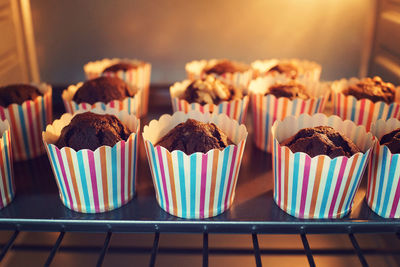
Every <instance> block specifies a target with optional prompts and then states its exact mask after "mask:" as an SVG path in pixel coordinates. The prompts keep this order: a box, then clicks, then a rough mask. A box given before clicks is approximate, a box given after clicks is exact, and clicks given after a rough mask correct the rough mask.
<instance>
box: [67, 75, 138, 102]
mask: <svg viewBox="0 0 400 267" xmlns="http://www.w3.org/2000/svg"><path fill="white" fill-rule="evenodd" d="M135 93H136V91H135V90H134V89H133V88H131V87H130V86H128V84H126V83H125V82H124V81H123V80H121V79H119V78H117V77H99V78H96V79H92V80H88V81H86V82H85V83H84V84H83V85H82V86H81V87H79V89H78V90H77V91H76V92H75V95H74V97H73V98H72V99H73V100H74V101H75V102H76V103H78V104H79V103H82V102H85V103H89V104H94V103H96V102H103V103H108V102H110V101H112V100H123V99H124V98H126V97H132V96H134V95H135Z"/></svg>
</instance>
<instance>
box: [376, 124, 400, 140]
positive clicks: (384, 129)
mask: <svg viewBox="0 0 400 267" xmlns="http://www.w3.org/2000/svg"><path fill="white" fill-rule="evenodd" d="M398 128H400V120H399V119H396V118H390V119H388V120H384V119H379V120H377V121H376V122H375V123H372V124H371V130H370V131H371V133H372V134H373V135H374V136H375V137H376V138H377V140H380V139H381V138H382V137H383V136H384V135H385V134H388V133H390V132H391V131H393V130H396V129H398ZM377 143H379V142H377Z"/></svg>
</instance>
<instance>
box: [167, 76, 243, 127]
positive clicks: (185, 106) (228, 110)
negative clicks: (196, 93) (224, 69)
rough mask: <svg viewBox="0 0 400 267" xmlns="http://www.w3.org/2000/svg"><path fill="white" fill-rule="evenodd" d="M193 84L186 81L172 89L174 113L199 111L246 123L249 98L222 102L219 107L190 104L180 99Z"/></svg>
mask: <svg viewBox="0 0 400 267" xmlns="http://www.w3.org/2000/svg"><path fill="white" fill-rule="evenodd" d="M191 82H192V81H190V80H184V81H182V82H176V83H174V84H173V85H172V86H171V87H170V89H169V92H170V95H171V102H172V110H173V111H174V112H176V111H183V112H185V113H188V112H189V111H191V110H197V111H200V112H201V113H216V114H225V115H227V116H228V117H229V118H231V119H234V120H236V121H238V122H239V123H245V122H246V115H247V108H248V106H249V97H248V96H244V97H243V98H242V99H237V100H232V101H222V102H221V103H220V104H218V105H214V104H206V105H201V104H199V103H189V102H187V101H186V100H185V99H181V98H179V97H180V96H181V95H182V93H183V91H184V90H185V89H186V88H187V87H188V86H189V84H190V83H191Z"/></svg>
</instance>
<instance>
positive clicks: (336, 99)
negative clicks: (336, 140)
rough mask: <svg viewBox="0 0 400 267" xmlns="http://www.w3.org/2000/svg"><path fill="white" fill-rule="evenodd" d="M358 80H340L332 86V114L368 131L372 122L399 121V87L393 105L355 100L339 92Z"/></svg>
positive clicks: (367, 100)
mask: <svg viewBox="0 0 400 267" xmlns="http://www.w3.org/2000/svg"><path fill="white" fill-rule="evenodd" d="M359 81H360V80H359V79H358V78H351V79H349V80H347V79H341V80H339V81H335V82H333V84H332V99H333V113H334V114H335V115H338V116H339V117H341V118H343V119H346V120H352V121H354V122H355V123H357V124H358V125H364V126H365V127H366V128H367V131H369V130H370V128H371V125H372V123H373V122H375V121H377V120H379V119H385V120H388V119H390V118H397V119H400V86H398V87H396V100H395V102H394V103H391V104H388V103H386V102H382V101H379V102H375V103H374V102H372V101H371V100H369V99H360V100H357V98H355V97H354V96H352V95H344V94H342V93H341V92H342V91H343V90H344V89H346V88H347V87H349V86H350V85H353V84H355V83H357V82H359Z"/></svg>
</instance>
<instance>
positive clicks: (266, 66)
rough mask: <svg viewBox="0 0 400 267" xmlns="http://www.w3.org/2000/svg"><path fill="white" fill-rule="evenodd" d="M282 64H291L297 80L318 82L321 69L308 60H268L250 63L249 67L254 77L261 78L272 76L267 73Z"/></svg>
mask: <svg viewBox="0 0 400 267" xmlns="http://www.w3.org/2000/svg"><path fill="white" fill-rule="evenodd" d="M280 62H284V63H291V64H293V65H295V66H297V68H298V77H297V78H298V79H305V80H310V81H316V82H317V81H319V77H320V76H321V70H322V67H321V65H319V64H318V63H316V62H314V61H309V60H300V59H295V58H292V59H268V60H256V61H254V62H253V63H251V67H252V68H253V70H254V75H255V76H256V77H263V76H274V75H273V74H271V73H268V71H269V70H270V69H271V68H272V67H274V66H275V65H276V64H278V63H280Z"/></svg>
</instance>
